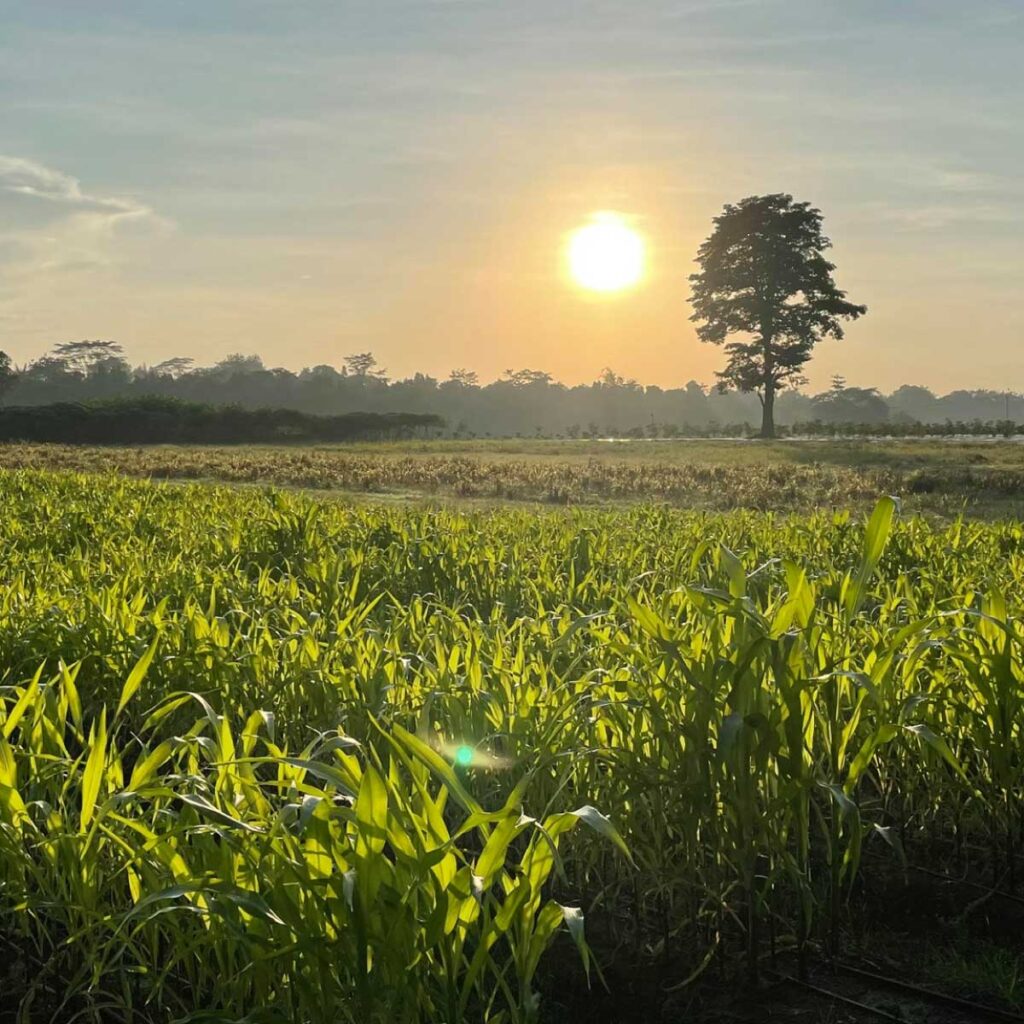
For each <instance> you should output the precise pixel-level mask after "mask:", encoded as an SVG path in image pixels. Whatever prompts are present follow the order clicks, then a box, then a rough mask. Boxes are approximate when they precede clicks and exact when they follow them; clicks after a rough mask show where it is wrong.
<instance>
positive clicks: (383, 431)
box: [0, 396, 444, 444]
mask: <svg viewBox="0 0 1024 1024" xmlns="http://www.w3.org/2000/svg"><path fill="white" fill-rule="evenodd" d="M443 425H444V421H443V420H442V419H441V418H440V417H439V416H434V415H431V414H423V413H374V412H350V413H344V414H342V415H339V416H313V415H310V414H309V413H304V412H299V411H298V410H296V409H269V408H268V409H245V408H242V407H241V406H237V405H234V406H225V405H219V406H213V405H204V404H202V403H199V402H184V401H182V400H181V399H178V398H165V397H160V396H145V397H142V398H108V399H100V400H97V401H92V402H81V403H80V402H55V403H53V404H52V405H29V406H24V405H23V406H4V407H2V408H0V441H41V442H56V443H61V444H282V443H289V442H295V443H298V442H307V443H308V442H315V441H357V440H384V439H391V440H396V439H398V438H402V437H411V436H413V435H414V434H415V433H416V432H417V431H421V432H422V431H427V430H436V429H438V428H440V427H442V426H443Z"/></svg>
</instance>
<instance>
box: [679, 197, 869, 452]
mask: <svg viewBox="0 0 1024 1024" xmlns="http://www.w3.org/2000/svg"><path fill="white" fill-rule="evenodd" d="M830 245H831V242H830V241H829V240H828V238H826V237H825V236H824V234H822V215H821V211H820V210H817V209H815V208H814V207H812V206H811V205H810V203H798V202H794V200H793V197H792V196H790V195H785V194H782V193H776V194H773V195H765V196H750V197H748V198H746V199H742V200H740V202H739V203H737V204H736V205H727V206H726V207H725V209H724V210H723V212H722V213H721V214H720V215H719V216H718V217H716V218H715V221H714V230H713V231H712V233H711V235H710V236H709V237H708V238H707V240H706V241H705V242H704V243H703V245H701V247H700V249H699V251H698V253H697V263H698V264H699V266H700V270H699V272H697V273H695V274H693V275H691V277H690V281H691V283H692V285H693V294H692V296H691V302H692V304H693V310H694V312H693V316H692V317H691V320H693V321H695V322H696V323H697V324H698V327H697V335H698V337H699V338H700V340H701V341H706V342H710V343H711V344H714V345H722V344H725V351H726V353H727V354H728V357H729V361H728V363H727V364H726V367H725V369H724V370H722V371H721V372H720V373H719V374H718V377H719V381H720V385H721V386H722V387H723V388H726V389H728V388H734V389H736V390H738V391H744V392H751V391H752V392H755V393H756V394H757V395H758V397H759V398H760V399H761V405H762V422H761V435H762V436H763V437H774V436H775V418H774V412H775V397H776V394H777V393H778V392H779V391H781V390H782V389H783V388H786V387H795V386H797V385H799V384H802V383H804V382H805V378H804V375H803V367H804V364H805V363H806V362H807V360H808V359H810V357H811V349H812V348H813V347H814V345H815V344H816V343H817V342H818V341H820V340H821V339H822V338H825V337H833V338H842V336H843V329H842V324H841V321H842V320H851V319H856V318H857V317H859V316H862V315H863V314H864V313H866V312H867V307H866V306H858V305H855V304H853V303H852V302H848V301H847V300H846V293H845V292H843V291H841V290H840V289H839V288H838V287H837V286H836V284H835V281H834V280H833V278H832V271H833V270H835V265H834V264H832V263H829V262H828V260H827V259H825V257H824V255H823V253H824V251H825V250H826V249H828V248H829V247H830ZM734 335H741V336H745V339H743V340H740V339H737V340H734V341H728V339H729V338H731V337H733V336H734Z"/></svg>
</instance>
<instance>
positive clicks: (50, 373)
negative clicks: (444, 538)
mask: <svg viewBox="0 0 1024 1024" xmlns="http://www.w3.org/2000/svg"><path fill="white" fill-rule="evenodd" d="M0 394H2V401H3V406H5V407H13V406H19V407H28V406H42V405H51V404H53V403H73V404H82V403H90V402H97V401H104V400H109V399H123V400H128V399H139V398H142V397H144V396H159V397H163V398H167V399H177V400H179V401H181V402H186V403H199V404H200V405H205V406H214V405H225V404H230V405H234V406H238V407H239V410H259V409H276V410H293V411H296V412H299V413H305V414H308V415H310V416H330V417H337V416H339V415H342V414H347V413H375V414H381V415H385V414H392V415H396V414H404V415H426V416H433V417H440V419H443V420H444V423H445V426H444V427H443V428H442V427H441V426H439V425H438V422H439V421H438V420H434V421H432V422H433V423H434V424H435V425H434V426H433V427H431V428H429V429H431V430H433V431H434V432H439V431H443V433H444V434H446V435H454V436H462V437H515V436H520V437H534V436H543V437H607V436H631V437H643V436H654V437H673V436H701V435H709V434H732V435H743V434H747V433H751V432H753V431H754V429H755V428H757V427H758V426H759V425H760V424H761V422H762V408H761V403H760V401H759V399H758V397H757V395H755V394H744V393H741V392H737V391H729V392H727V393H721V392H720V391H719V390H718V389H717V388H714V387H706V386H704V385H702V384H699V383H697V382H696V381H692V380H691V381H690V382H689V383H688V384H686V385H685V386H683V387H675V388H662V387H657V386H654V385H648V386H644V385H641V384H639V383H638V382H637V381H635V380H631V379H627V378H624V377H622V376H620V375H619V374H617V373H615V372H614V371H612V370H610V369H607V370H605V371H604V372H603V373H602V374H601V375H600V377H599V378H598V379H597V380H595V381H594V382H593V383H591V384H581V385H574V386H568V385H565V384H561V383H559V382H558V381H556V380H554V379H553V378H552V376H551V375H550V374H548V373H545V372H543V371H540V370H508V371H506V372H505V374H504V375H503V376H502V377H501V378H500V379H499V380H496V381H493V382H491V383H488V384H482V383H480V381H479V380H478V379H477V376H476V374H475V373H473V372H471V371H469V370H454V371H452V373H451V374H450V376H448V377H447V378H446V379H443V380H439V379H437V378H434V377H431V376H428V375H426V374H422V373H417V374H415V375H414V376H412V377H409V378H406V379H404V380H392V379H390V378H389V377H388V375H387V374H386V373H385V372H384V370H383V369H382V368H381V367H379V366H378V365H377V362H376V360H375V358H374V356H373V355H372V354H371V353H368V352H362V353H357V354H354V355H351V356H349V357H347V358H346V359H345V360H344V361H343V363H342V365H341V366H340V367H334V366H328V365H326V364H322V365H319V366H312V367H307V368H306V369H303V370H301V371H299V372H294V371H292V370H287V369H284V368H281V367H275V368H268V367H266V366H265V365H264V364H263V361H262V360H261V359H260V357H259V356H255V355H232V356H228V357H227V358H226V359H222V360H221V361H220V362H218V363H216V364H214V365H213V366H195V365H194V364H193V362H192V360H190V359H184V358H174V359H168V360H165V361H164V362H162V363H159V364H158V365H156V366H131V365H130V364H129V362H128V361H127V360H126V359H125V357H124V353H123V351H122V349H121V347H120V346H119V345H117V344H115V343H113V342H108V341H83V342H70V343H67V344H63V345H58V346H57V347H56V348H54V349H53V351H52V352H50V353H49V354H47V355H45V356H43V357H42V358H41V359H37V360H36V361H34V362H32V363H29V364H28V365H26V366H23V367H14V366H12V365H11V362H10V360H9V359H8V358H7V357H6V356H4V355H3V354H2V353H0ZM774 412H775V420H776V422H777V424H778V425H779V427H780V428H781V430H780V432H800V433H815V432H817V433H843V432H849V431H850V430H853V429H855V430H856V431H858V432H865V433H899V434H913V433H949V432H955V433H988V432H999V433H1005V432H1007V429H1008V428H1007V426H1006V424H1008V423H1010V424H1017V423H1021V422H1024V395H1021V394H1019V393H1018V392H1010V391H1005V392H1004V391H1000V392H997V391H985V390H957V391H953V392H950V393H949V394H947V395H942V396H939V395H936V394H933V393H932V392H931V391H929V390H928V389H927V388H924V387H918V386H914V385H905V386H903V387H901V388H898V389H896V390H895V391H893V392H892V393H891V394H887V395H886V394H882V393H880V392H879V391H878V390H876V389H874V388H859V387H851V386H848V385H847V384H846V382H845V381H844V380H843V379H842V378H839V377H837V378H835V379H834V380H833V381H832V385H831V387H829V388H828V389H827V390H826V391H824V392H821V393H819V394H807V393H805V392H804V391H800V390H786V391H783V392H781V393H780V394H779V395H778V396H777V398H776V400H775V409H774ZM48 415H57V414H56V413H52V414H48ZM68 415H71V414H70V413H68ZM154 415H155V413H154ZM190 415H191V414H190ZM395 422H397V421H395ZM926 428H928V429H926ZM954 428H955V429H954ZM225 429H227V428H225ZM268 429H270V428H269V427H268ZM273 429H274V430H278V429H280V430H285V429H286V428H285V427H284V426H283V425H281V424H279V426H278V427H274V428H273ZM372 429H373V430H376V429H378V428H377V427H374V428H372ZM379 429H381V430H383V431H384V433H385V434H386V435H387V436H392V434H393V433H394V432H395V431H398V432H400V431H401V430H403V429H406V428H404V427H397V426H396V427H394V429H393V430H392V428H390V427H389V428H384V427H380V428H379ZM418 429H428V428H423V427H421V428H418ZM389 431H390V433H389Z"/></svg>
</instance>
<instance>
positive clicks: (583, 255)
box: [569, 213, 644, 292]
mask: <svg viewBox="0 0 1024 1024" xmlns="http://www.w3.org/2000/svg"><path fill="white" fill-rule="evenodd" d="M569 270H570V272H571V274H572V277H573V280H574V281H575V282H576V283H577V284H578V285H580V286H581V287H583V288H586V289H588V290H589V291H594V292H618V291H622V290H623V289H625V288H630V287H632V286H633V285H635V284H636V283H637V282H638V281H639V280H640V278H641V277H643V273H644V242H643V239H642V238H641V237H640V236H639V235H638V234H637V233H636V232H635V231H634V230H633V229H632V228H630V227H629V226H628V225H627V224H626V222H625V221H624V220H623V219H622V217H620V216H618V215H617V214H614V213H595V214H594V215H593V216H592V217H591V218H590V223H589V224H585V225H584V226H583V227H581V228H577V229H576V230H575V231H574V232H573V233H572V236H571V238H570V239H569Z"/></svg>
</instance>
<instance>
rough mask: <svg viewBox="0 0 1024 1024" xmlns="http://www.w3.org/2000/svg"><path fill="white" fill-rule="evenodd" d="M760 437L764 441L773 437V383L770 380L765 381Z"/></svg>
mask: <svg viewBox="0 0 1024 1024" xmlns="http://www.w3.org/2000/svg"><path fill="white" fill-rule="evenodd" d="M761 437H763V438H765V439H766V440H768V439H771V438H774V437H775V381H773V380H771V379H769V380H767V381H765V385H764V400H763V401H762V402H761Z"/></svg>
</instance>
